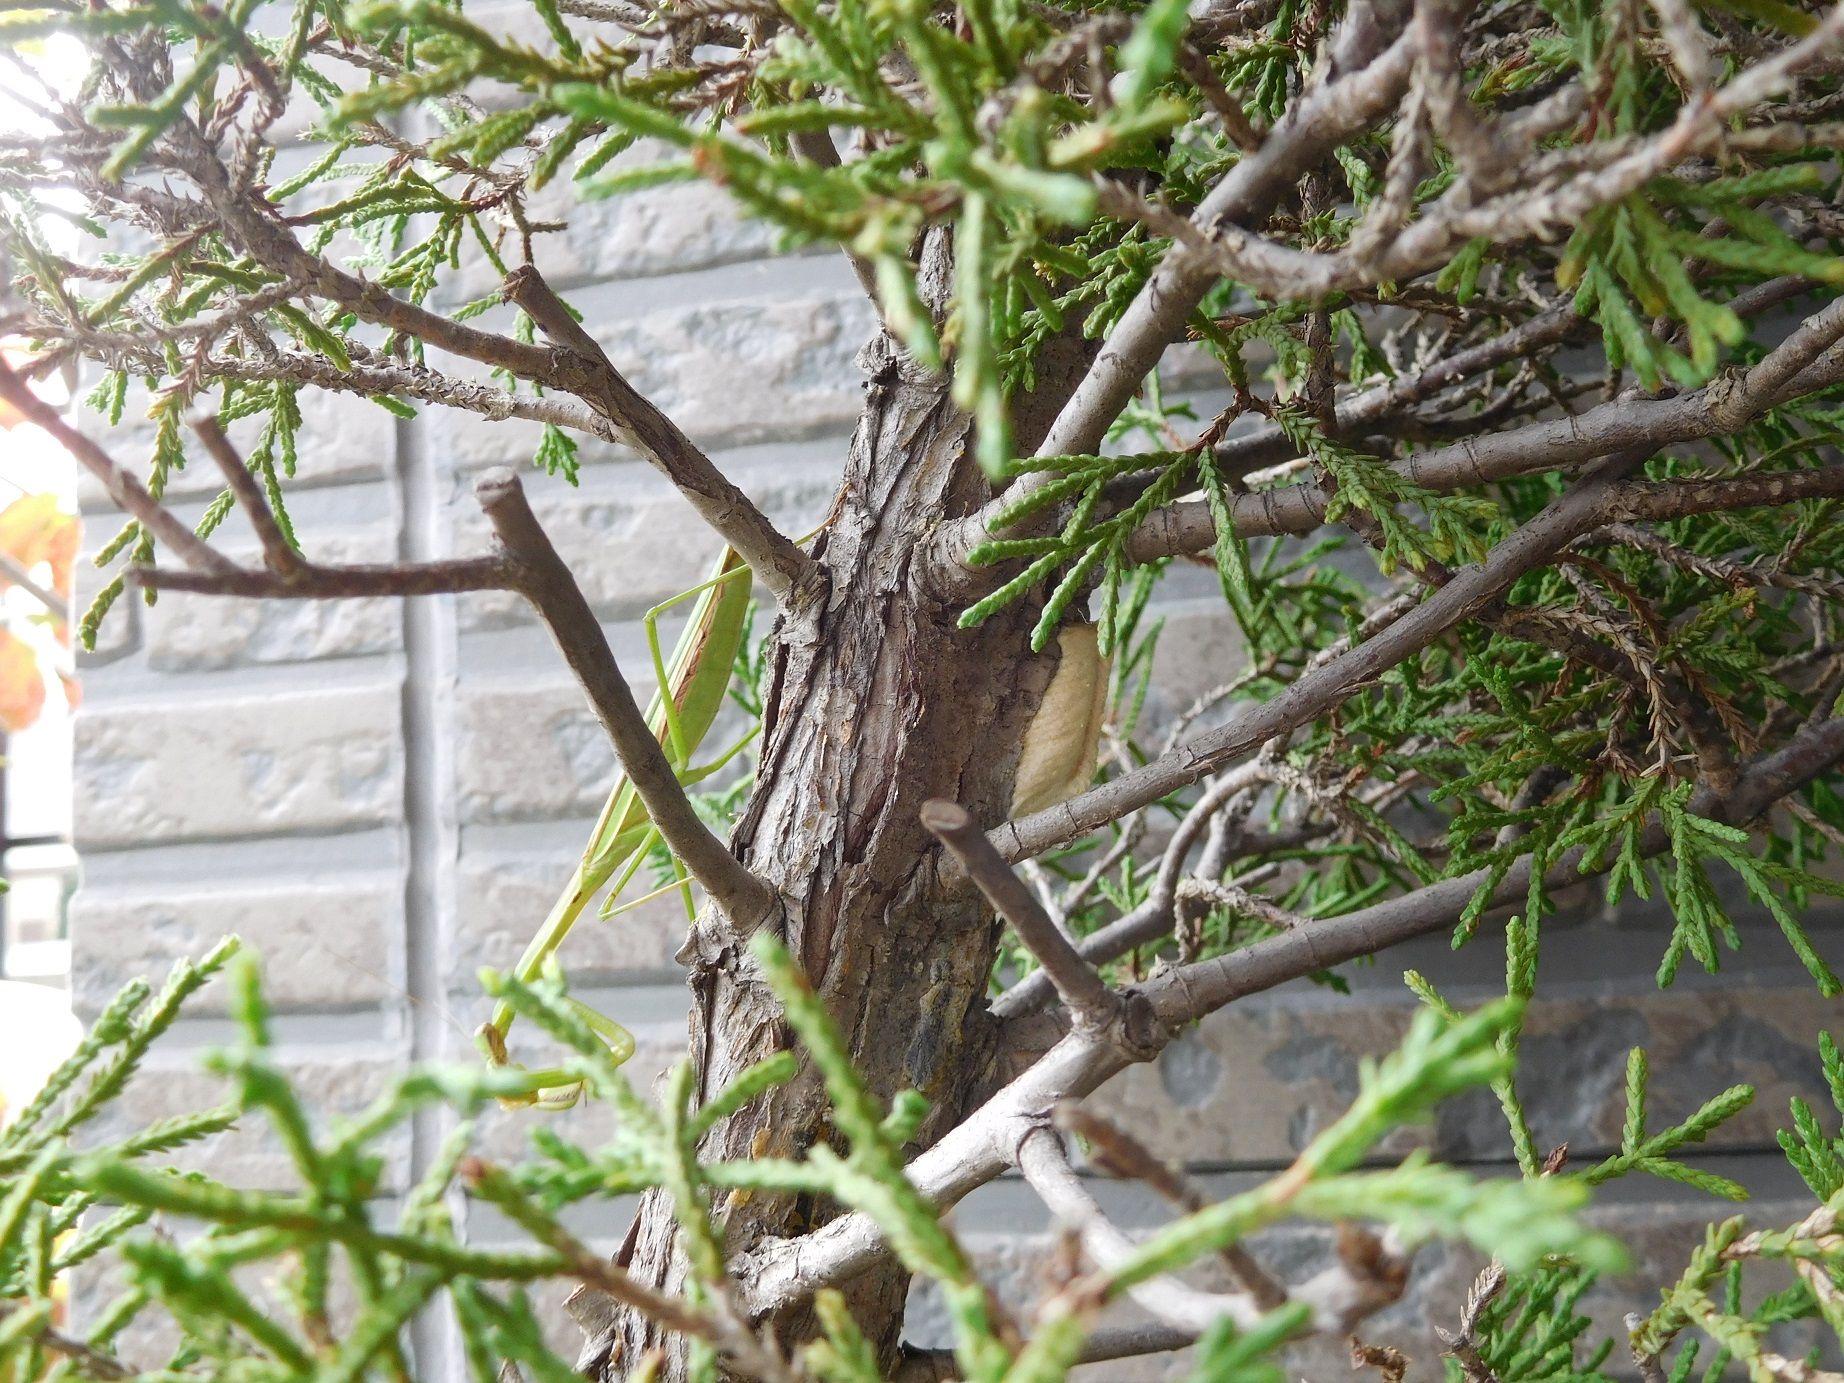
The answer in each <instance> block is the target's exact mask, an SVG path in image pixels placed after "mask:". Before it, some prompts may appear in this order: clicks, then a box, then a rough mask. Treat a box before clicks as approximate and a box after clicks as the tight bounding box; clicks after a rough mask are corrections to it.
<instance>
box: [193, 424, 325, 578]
mask: <svg viewBox="0 0 1844 1383" xmlns="http://www.w3.org/2000/svg"><path fill="white" fill-rule="evenodd" d="M192 430H193V431H194V432H196V433H198V435H199V440H200V441H201V442H203V443H204V444H205V450H206V451H207V452H209V453H210V454H211V459H212V460H213V461H216V462H217V463H218V469H219V470H220V471H222V472H223V473H224V483H225V484H226V485H228V486H230V492H231V494H232V495H233V496H234V497H235V498H236V500H237V504H238V506H239V507H240V508H241V509H242V510H243V514H244V517H245V518H246V519H248V520H249V523H250V527H251V528H252V529H254V530H255V531H256V537H257V540H258V541H259V542H261V543H262V548H263V561H264V562H266V563H267V564H268V566H269V569H270V570H271V571H273V572H275V573H277V574H278V575H281V576H284V577H287V576H295V575H298V574H299V573H300V572H301V571H302V569H303V568H304V567H305V566H306V565H307V564H306V562H305V561H304V560H303V558H302V556H301V554H300V553H298V552H296V551H295V549H294V544H292V543H290V542H289V541H288V537H287V535H286V534H285V533H283V532H282V526H281V525H280V524H278V523H277V522H276V521H275V515H274V514H273V513H272V512H271V511H270V509H269V501H268V500H267V499H266V498H264V496H263V492H262V487H261V486H259V485H258V484H257V483H256V477H255V476H253V475H251V474H250V468H249V467H248V466H247V465H245V464H244V460H243V458H242V457H241V456H239V455H238V454H237V449H236V448H235V447H233V446H232V445H231V440H230V438H228V437H226V436H225V435H224V429H223V428H221V427H219V426H218V420H217V419H216V418H213V417H211V416H210V415H209V414H200V415H198V416H197V417H195V418H193V419H192Z"/></svg>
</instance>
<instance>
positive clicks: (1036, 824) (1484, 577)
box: [992, 449, 1650, 861]
mask: <svg viewBox="0 0 1844 1383" xmlns="http://www.w3.org/2000/svg"><path fill="white" fill-rule="evenodd" d="M1648 455H1650V449H1636V450H1634V451H1631V452H1626V453H1622V454H1621V455H1620V456H1617V457H1615V458H1613V459H1612V460H1610V461H1609V462H1608V463H1606V464H1604V465H1603V467H1602V468H1601V469H1600V470H1598V471H1597V472H1596V473H1595V474H1594V475H1593V476H1591V477H1589V478H1587V479H1586V480H1584V481H1583V482H1581V483H1580V484H1578V485H1577V486H1576V487H1575V489H1573V490H1571V491H1570V492H1569V493H1567V494H1565V495H1563V496H1562V497H1561V498H1560V499H1557V500H1555V501H1553V502H1552V503H1551V504H1550V505H1549V507H1548V508H1546V509H1544V510H1543V512H1542V513H1540V514H1538V515H1537V516H1536V517H1535V518H1533V519H1532V520H1530V522H1528V523H1526V524H1525V525H1524V526H1523V527H1522V528H1520V529H1518V530H1517V532H1515V533H1513V534H1512V535H1511V536H1510V537H1508V538H1506V539H1505V540H1504V541H1503V542H1501V543H1500V544H1499V545H1498V546H1497V547H1496V548H1494V549H1493V551H1492V553H1491V555H1490V556H1488V557H1487V558H1486V560H1485V561H1484V562H1482V563H1480V564H1479V565H1478V566H1473V567H1467V568H1465V569H1464V570H1462V571H1460V572H1458V573H1457V574H1456V575H1455V576H1454V577H1453V579H1452V580H1450V581H1449V582H1448V583H1447V584H1446V585H1444V586H1442V587H1441V588H1440V589H1439V590H1438V591H1435V592H1433V593H1432V594H1431V595H1429V596H1428V597H1427V599H1425V600H1424V601H1423V602H1422V603H1421V604H1420V605H1418V606H1416V607H1415V608H1414V609H1413V610H1411V611H1409V612H1408V613H1407V614H1405V615H1403V616H1402V618H1400V619H1398V620H1396V621H1395V622H1394V623H1393V624H1391V625H1389V626H1388V627H1387V628H1385V629H1384V630H1382V631H1381V632H1380V633H1378V634H1376V635H1375V636H1374V637H1372V638H1370V639H1367V640H1366V641H1365V642H1363V643H1361V644H1358V645H1357V646H1356V647H1354V648H1351V649H1349V650H1348V651H1346V652H1344V653H1342V654H1340V655H1339V656H1337V657H1335V658H1333V659H1331V660H1330V661H1328V662H1326V663H1324V664H1323V665H1321V666H1319V667H1317V668H1314V669H1311V670H1310V671H1307V672H1305V673H1303V674H1302V675H1301V676H1299V677H1298V678H1296V679H1295V680H1294V682H1293V684H1292V685H1291V686H1289V687H1288V688H1287V690H1286V691H1284V692H1282V693H1281V694H1280V695H1279V696H1277V697H1275V698H1274V699H1273V700H1271V701H1267V702H1263V703H1262V704H1260V705H1258V706H1255V707H1252V708H1250V709H1249V710H1247V711H1245V712H1244V713H1242V714H1241V715H1238V716H1236V717H1234V718H1233V719H1231V720H1230V721H1229V722H1227V723H1226V724H1224V725H1222V726H1220V727H1218V728H1217V729H1214V730H1210V731H1207V732H1205V733H1204V734H1201V735H1198V736H1196V737H1194V738H1193V739H1192V740H1190V741H1189V742H1188V743H1186V744H1183V745H1180V746H1179V747H1177V748H1176V749H1173V750H1171V751H1169V752H1168V753H1165V754H1161V755H1160V756H1159V757H1158V758H1156V759H1153V760H1151V761H1150V762H1148V763H1146V764H1143V765H1141V766H1140V767H1139V768H1136V769H1134V770H1132V771H1131V772H1128V773H1124V774H1122V775H1121V776H1120V777H1118V778H1115V779H1113V780H1112V781H1110V782H1107V783H1104V784H1102V785H1101V786H1100V787H1098V788H1091V789H1090V790H1089V791H1087V792H1084V793H1081V794H1079V795H1078V796H1076V797H1072V798H1070V799H1069V801H1067V802H1064V803H1061V804H1060V805H1058V806H1055V807H1051V808H1050V809H1048V810H1047V811H1041V812H1038V813H1036V814H1035V815H1032V816H1027V817H1023V818H1020V819H1019V820H1016V821H1009V822H1007V823H1006V824H1005V825H1003V826H1000V827H999V828H998V829H996V830H995V831H994V832H993V833H992V838H993V843H994V844H995V845H997V846H998V847H999V853H1000V854H1001V855H1003V856H1004V857H1005V858H1006V859H1007V860H1009V861H1016V860H1020V859H1025V858H1028V857H1030V856H1033V855H1038V854H1041V853H1042V852H1043V851H1045V850H1047V849H1049V848H1050V847H1051V846H1053V845H1059V844H1061V843H1062V842H1064V841H1067V840H1074V839H1075V838H1076V837H1077V836H1080V835H1082V834H1084V833H1086V832H1088V831H1091V830H1093V829H1095V828H1096V827H1098V826H1101V825H1103V824H1105V823H1106V822H1108V821H1112V820H1113V819H1115V818H1116V817H1118V816H1122V815H1124V814H1125V813H1127V812H1129V811H1132V810H1133V809H1134V808H1135V807H1141V806H1145V805H1146V804H1147V803H1148V802H1156V801H1158V800H1159V799H1160V798H1161V797H1164V796H1165V795H1166V794H1167V793H1169V792H1174V791H1176V790H1177V789H1179V788H1181V787H1184V786H1185V785H1187V784H1189V783H1194V782H1196V781H1197V780H1198V779H1199V778H1201V777H1203V776H1205V775H1206V774H1208V773H1210V772H1212V771H1213V770H1215V769H1217V768H1219V767H1221V766H1222V765H1223V764H1225V763H1227V762H1229V761H1230V760H1231V759H1233V758H1236V757H1237V756H1238V755H1241V754H1244V753H1247V752H1248V751H1250V750H1252V749H1254V748H1256V747H1257V746H1259V745H1261V744H1264V743H1266V742H1267V741H1268V740H1271V739H1273V738H1275V737H1276V736H1278V735H1285V734H1289V733H1291V732H1292V731H1294V730H1296V729H1298V728H1299V727H1300V726H1302V725H1306V724H1309V723H1311V722H1312V721H1314V720H1316V719H1318V717H1319V716H1321V715H1323V714H1324V713H1325V712H1326V711H1328V710H1329V709H1331V708H1332V707H1333V706H1335V705H1338V704H1339V703H1340V702H1342V701H1343V700H1344V699H1345V698H1346V697H1348V696H1349V695H1350V694H1351V693H1352V692H1353V691H1355V690H1356V689H1357V688H1358V687H1360V686H1362V685H1363V684H1364V683H1366V682H1368V681H1370V680H1372V679H1373V678H1376V677H1378V676H1381V675H1382V674H1383V673H1384V672H1386V671H1387V670H1388V669H1390V668H1392V667H1394V666H1396V664H1398V663H1400V662H1402V661H1403V660H1404V659H1406V658H1408V657H1410V656H1412V655H1413V654H1415V653H1417V652H1419V651H1420V650H1421V649H1423V648H1425V647H1427V646H1428V645H1429V644H1430V643H1432V642H1433V641H1434V640H1435V639H1437V638H1439V637H1440V636H1441V635H1442V634H1444V633H1445V632H1446V631H1447V630H1449V629H1451V628H1453V627H1454V626H1455V625H1456V624H1458V623H1460V622H1461V621H1462V620H1464V619H1467V618H1470V617H1473V616H1475V615H1477V614H1478V613H1479V612H1480V611H1482V610H1484V609H1486V608H1487V607H1488V606H1489V605H1491V604H1492V603H1493V602H1494V601H1496V600H1497V599H1498V598H1499V597H1500V596H1502V595H1503V594H1504V593H1505V592H1506V591H1507V590H1509V589H1510V588H1511V585H1512V583H1514V582H1515V581H1516V580H1517V579H1518V578H1519V577H1520V576H1523V575H1524V574H1525V573H1526V572H1530V571H1534V570H1536V569H1537V568H1538V567H1540V566H1542V565H1543V564H1544V563H1546V562H1548V561H1549V560H1550V559H1551V558H1553V557H1554V556H1555V554H1556V553H1558V552H1560V551H1561V550H1562V549H1563V548H1565V547H1567V546H1568V544H1570V543H1571V542H1573V541H1574V540H1575V539H1576V538H1578V537H1580V536H1581V535H1582V534H1583V533H1586V532H1589V531H1590V530H1592V529H1594V528H1596V527H1598V526H1599V525H1600V524H1601V523H1602V522H1604V521H1605V510H1606V505H1607V503H1608V500H1609V496H1610V495H1612V494H1613V493H1614V490H1615V486H1616V484H1617V483H1618V480H1619V479H1620V478H1622V477H1624V476H1625V475H1626V474H1627V473H1629V472H1630V471H1631V470H1633V469H1634V468H1636V467H1637V466H1639V465H1640V464H1642V463H1643V462H1644V460H1645V458H1646V457H1647V456H1648Z"/></svg>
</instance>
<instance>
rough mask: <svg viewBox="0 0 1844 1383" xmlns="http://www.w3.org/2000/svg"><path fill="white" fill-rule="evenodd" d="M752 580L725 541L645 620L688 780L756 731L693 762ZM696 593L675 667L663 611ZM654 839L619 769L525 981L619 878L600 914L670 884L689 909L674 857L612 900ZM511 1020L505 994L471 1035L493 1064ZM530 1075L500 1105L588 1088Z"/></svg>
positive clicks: (674, 745) (659, 732)
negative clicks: (664, 644) (700, 576)
mask: <svg viewBox="0 0 1844 1383" xmlns="http://www.w3.org/2000/svg"><path fill="white" fill-rule="evenodd" d="M753 584H754V583H753V580H752V574H751V572H750V570H749V568H748V566H746V565H745V564H744V563H743V561H742V559H741V558H740V557H738V556H737V555H736V553H735V552H733V551H732V550H731V549H729V548H727V547H726V548H725V549H724V551H723V555H722V556H720V557H719V558H718V560H717V566H716V568H715V570H714V571H713V572H712V573H711V576H710V579H709V580H707V581H704V582H701V583H700V584H699V585H696V586H694V587H692V588H691V589H690V590H689V591H685V592H683V593H681V594H679V595H676V596H674V597H673V598H672V599H671V600H668V601H664V602H663V603H661V604H659V605H656V606H654V607H653V608H652V609H651V610H649V611H647V613H646V615H645V617H644V618H643V620H642V623H643V625H644V626H645V628H646V631H647V647H648V649H649V651H650V652H651V653H652V656H653V671H654V675H655V677H656V678H657V679H658V681H657V685H658V687H659V691H657V692H656V693H655V694H654V697H653V700H652V702H651V703H650V704H649V705H648V707H647V725H648V727H649V728H650V729H651V730H652V731H653V733H654V734H655V735H656V736H658V738H659V742H660V746H661V747H662V748H663V749H664V750H665V751H666V757H667V758H668V759H669V760H670V761H671V763H672V765H673V768H674V769H675V770H676V771H677V773H678V778H679V781H680V782H681V783H685V784H691V783H696V782H698V781H700V780H702V779H704V778H708V777H709V776H710V775H711V774H713V773H715V772H717V771H718V770H719V769H721V768H722V767H723V766H724V765H725V764H727V763H729V762H730V760H731V759H733V758H734V757H735V756H736V755H737V754H738V753H740V752H741V751H742V750H743V748H744V746H746V745H747V744H748V743H749V741H750V740H751V739H753V738H754V737H755V735H756V731H755V730H751V731H750V732H749V733H748V734H747V735H745V736H744V737H743V738H742V739H741V740H739V741H738V742H737V743H736V744H735V745H733V746H731V747H730V748H729V749H728V750H726V751H725V752H724V753H723V754H721V755H720V756H718V757H717V758H716V759H714V760H713V761H712V762H710V763H707V764H703V765H700V766H698V767H695V768H694V767H693V766H692V762H691V758H692V755H693V754H694V753H696V752H697V750H698V747H699V746H700V745H701V744H702V743H703V742H704V737H705V735H706V734H707V733H708V732H709V731H710V728H711V724H712V722H714V721H715V720H716V719H717V713H718V711H720V710H721V709H722V708H723V703H724V695H725V693H726V692H727V691H728V689H729V685H730V673H731V669H732V668H733V667H734V666H735V663H736V655H737V650H738V649H739V648H740V647H741V646H742V641H743V637H744V631H745V629H746V628H747V625H748V615H749V595H750V590H751V587H752V586H753ZM694 597H695V598H696V599H697V602H698V603H697V604H696V605H695V606H694V607H693V609H692V617H691V623H690V624H689V625H688V626H687V627H686V630H685V632H684V633H683V634H682V635H681V636H680V638H679V642H678V645H677V646H676V647H675V648H674V649H673V653H672V665H671V667H670V669H669V668H668V667H667V666H666V663H665V660H664V659H663V657H662V656H661V654H660V646H659V634H658V623H657V622H658V619H659V617H660V616H661V615H662V614H664V613H665V612H666V611H667V610H670V609H672V608H673V607H674V606H676V605H678V604H680V603H682V602H683V601H686V600H691V599H693V598H694ZM658 840H659V831H658V828H656V827H655V826H654V825H653V822H652V821H651V820H650V819H649V818H648V816H647V809H646V807H645V805H644V804H643V803H642V802H641V800H640V796H639V794H638V793H636V792H635V791H634V785H633V784H632V783H631V782H629V781H628V778H627V775H626V774H625V773H620V772H617V773H616V775H615V784H614V788H613V790H612V791H611V792H610V793H609V797H608V803H607V805H606V806H604V807H603V808H602V815H601V816H600V817H599V818H598V819H597V821H596V824H595V830H594V831H593V832H592V833H591V835H590V837H589V844H588V846H587V848H586V849H584V851H583V857H582V859H581V861H580V862H578V864H577V866H576V869H575V872H574V873H572V874H571V876H570V878H569V881H568V882H567V883H566V884H565V885H564V890H563V893H562V894H561V895H560V896H559V897H558V899H557V902H556V903H555V904H554V905H553V906H552V908H551V911H550V915H549V916H548V917H546V918H545V919H544V925H543V926H541V927H539V929H538V933H537V935H536V936H534V937H533V938H532V939H531V944H530V945H528V946H527V947H526V948H525V954H524V955H523V956H522V957H520V959H519V963H518V967H517V968H516V969H515V970H514V971H513V974H514V975H515V976H516V977H517V978H518V979H519V980H520V981H522V982H524V983H526V984H529V983H531V982H532V981H533V980H535V979H537V978H538V977H539V976H540V975H542V974H544V973H545V972H546V970H547V968H548V967H549V966H550V965H552V964H554V963H555V962H554V960H553V959H552V958H553V957H554V956H555V955H556V953H557V948H558V947H559V946H561V945H562V944H563V941H564V938H565V937H567V936H568V935H569V934H570V929H571V928H572V927H574V926H575V925H576V921H577V919H578V918H579V917H580V916H582V913H583V909H585V908H586V907H588V905H589V903H590V902H591V901H592V900H593V899H594V898H595V896H596V895H597V894H598V893H600V892H601V891H602V889H603V888H604V887H605V886H608V885H609V884H610V881H611V880H612V881H613V884H612V887H609V893H608V901H607V903H606V904H605V905H604V906H603V909H602V914H601V915H602V916H603V917H604V918H608V917H613V916H615V915H616V914H617V913H620V912H625V911H627V910H628V909H629V908H634V907H638V906H639V905H640V904H642V903H644V902H646V901H648V900H649V899H652V898H656V897H658V896H659V895H660V894H661V893H665V892H671V891H674V890H677V891H678V892H680V893H681V894H682V895H683V896H684V898H685V906H686V910H687V912H688V913H690V912H691V911H692V898H691V881H690V880H689V879H688V878H686V876H685V872H684V870H683V869H682V868H681V867H680V866H679V864H678V861H677V860H676V859H675V860H674V861H673V868H674V870H675V872H676V873H677V876H678V877H677V878H676V879H675V881H674V882H672V883H670V884H667V885H666V886H665V888H663V889H655V890H654V891H653V892H651V893H647V894H643V895H642V896H640V897H638V898H633V899H630V900H628V901H627V902H625V903H621V904H619V905H618V906H617V904H616V900H617V899H619V898H620V897H621V894H622V892H623V890H625V889H626V888H627V886H628V885H629V884H630V883H632V882H633V879H634V875H635V874H636V873H638V872H639V871H640V868H641V866H642V865H643V864H644V863H645V862H646V858H647V854H648V852H649V851H650V850H652V848H653V846H654V845H655V844H656V843H657V842H658ZM565 1002H566V1003H568V1004H570V1005H571V1007H572V1008H573V1009H574V1010H575V1011H576V1013H577V1014H578V1016H580V1017H581V1018H582V1019H583V1021H584V1022H585V1023H587V1024H588V1025H589V1026H590V1028H591V1029H592V1030H594V1032H595V1033H596V1035H597V1036H599V1037H600V1038H601V1039H602V1040H603V1041H604V1042H606V1043H607V1044H608V1049H609V1051H610V1052H611V1053H613V1055H614V1057H615V1060H616V1061H617V1062H621V1061H626V1060H627V1059H628V1058H629V1057H631V1056H632V1055H633V1054H634V1037H633V1034H632V1033H630V1032H628V1030H627V1029H626V1028H624V1027H622V1026H621V1025H620V1024H619V1023H617V1022H615V1021H614V1020H613V1019H611V1018H608V1017H605V1016H604V1015H602V1014H600V1013H597V1012H596V1011H595V1010H594V1009H591V1008H589V1007H588V1006H587V1005H585V1004H582V1003H579V1002H578V1001H576V1000H574V999H566V1000H565ZM512 1020H513V1011H512V1008H511V1007H510V1006H509V1005H508V1004H506V1003H505V1002H504V1001H501V1002H500V1003H499V1004H498V1005H496V1006H495V1007H494V1010H493V1016H492V1018H491V1019H489V1020H488V1021H487V1022H486V1023H484V1024H482V1025H481V1027H480V1029H479V1031H478V1032H477V1033H476V1034H475V1036H476V1040H477V1041H478V1042H479V1045H480V1048H481V1050H482V1051H483V1052H484V1053H485V1054H486V1058H487V1061H488V1062H489V1063H490V1064H492V1065H494V1066H508V1065H511V1064H513V1063H511V1062H510V1061H509V1059H508V1057H507V1054H506V1033H507V1031H508V1030H509V1029H510V1028H511V1026H512ZM521 1069H522V1068H521ZM525 1074H526V1075H527V1076H528V1077H529V1085H530V1089H529V1092H528V1093H526V1094H525V1095H523V1096H516V1097H512V1098H509V1099H502V1100H501V1103H502V1104H507V1105H535V1106H537V1107H538V1108H540V1109H568V1108H570V1107H571V1106H572V1105H574V1104H575V1103H576V1102H577V1100H578V1099H580V1098H581V1096H582V1082H581V1081H580V1080H578V1079H575V1078H574V1077H572V1076H571V1075H570V1074H569V1073H568V1072H566V1071H563V1070H558V1069H554V1068H553V1069H547V1070H537V1071H527V1072H526V1073H525Z"/></svg>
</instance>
